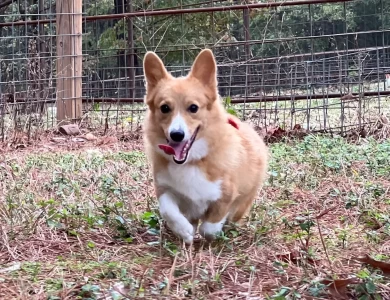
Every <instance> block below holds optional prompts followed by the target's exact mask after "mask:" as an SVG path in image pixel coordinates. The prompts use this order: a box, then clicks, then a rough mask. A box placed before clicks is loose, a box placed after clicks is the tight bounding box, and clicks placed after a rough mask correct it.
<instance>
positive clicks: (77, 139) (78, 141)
mask: <svg viewBox="0 0 390 300" xmlns="http://www.w3.org/2000/svg"><path fill="white" fill-rule="evenodd" d="M72 142H76V143H84V142H85V139H83V138H79V137H75V138H73V139H72Z"/></svg>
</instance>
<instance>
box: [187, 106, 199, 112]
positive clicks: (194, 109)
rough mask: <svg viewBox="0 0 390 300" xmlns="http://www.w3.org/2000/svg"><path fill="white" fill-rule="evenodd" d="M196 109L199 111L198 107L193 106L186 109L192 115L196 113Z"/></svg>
mask: <svg viewBox="0 0 390 300" xmlns="http://www.w3.org/2000/svg"><path fill="white" fill-rule="evenodd" d="M198 109H199V107H198V105H195V104H191V105H190V107H189V108H188V110H189V111H190V112H191V113H193V114H194V113H196V112H197V111H198Z"/></svg>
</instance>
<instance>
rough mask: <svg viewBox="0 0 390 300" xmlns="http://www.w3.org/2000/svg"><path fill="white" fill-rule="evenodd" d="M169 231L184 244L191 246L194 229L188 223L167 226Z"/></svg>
mask: <svg viewBox="0 0 390 300" xmlns="http://www.w3.org/2000/svg"><path fill="white" fill-rule="evenodd" d="M168 226H169V227H170V228H171V230H172V231H173V232H174V233H175V234H176V235H178V236H179V237H180V238H182V239H183V240H184V243H186V244H188V245H189V244H192V242H193V240H194V227H193V226H192V224H191V223H190V222H188V221H187V222H183V223H178V222H175V223H173V224H172V223H171V224H168Z"/></svg>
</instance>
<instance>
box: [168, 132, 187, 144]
mask: <svg viewBox="0 0 390 300" xmlns="http://www.w3.org/2000/svg"><path fill="white" fill-rule="evenodd" d="M184 135H185V134H184V131H183V130H174V131H171V133H170V136H171V139H172V140H173V141H174V142H181V141H182V140H183V139H184Z"/></svg>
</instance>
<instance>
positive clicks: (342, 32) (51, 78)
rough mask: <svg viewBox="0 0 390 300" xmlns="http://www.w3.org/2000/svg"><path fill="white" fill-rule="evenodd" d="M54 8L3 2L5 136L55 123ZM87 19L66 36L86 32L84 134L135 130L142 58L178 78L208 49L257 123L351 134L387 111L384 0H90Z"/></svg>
mask: <svg viewBox="0 0 390 300" xmlns="http://www.w3.org/2000/svg"><path fill="white" fill-rule="evenodd" d="M59 3H63V2H62V1H59V0H18V1H11V0H0V68H1V72H0V94H1V104H0V105H1V107H0V114H1V117H0V122H1V124H0V127H1V136H2V139H3V140H4V139H7V138H9V137H12V135H13V134H14V133H15V132H16V131H17V132H24V133H26V134H28V135H29V137H30V136H31V137H33V136H37V135H38V134H39V133H40V132H42V130H50V129H52V128H55V127H56V125H57V115H58V111H57V108H58V98H59V93H61V92H63V91H62V89H64V87H63V86H62V85H61V86H60V85H59V84H58V76H59V72H58V71H57V68H58V64H57V61H58V59H59V58H61V57H62V58H63V56H64V54H61V52H60V51H59V49H58V47H62V46H63V45H62V44H61V42H59V37H58V32H59V31H58V29H59V28H58V18H59V16H60V15H61V13H63V14H64V12H63V8H62V6H61V7H60V6H59ZM82 12H83V15H82V22H83V24H82V25H83V26H82V33H77V32H73V33H71V34H70V35H74V36H78V34H81V35H82V74H81V75H74V76H81V77H82V93H81V95H80V97H81V98H82V116H81V118H79V119H78V122H79V123H80V124H81V125H82V126H87V127H89V128H94V129H98V128H101V127H111V128H115V129H116V130H119V131H123V132H127V131H131V130H136V129H138V128H139V127H140V124H141V121H142V117H143V115H144V111H145V109H146V107H145V105H144V104H143V95H144V92H145V90H144V81H143V70H142V59H143V56H144V54H145V52H146V51H148V50H152V51H155V52H156V53H157V54H158V55H159V56H160V57H161V58H162V59H163V60H164V63H165V64H166V65H167V68H168V70H169V71H171V72H172V74H173V75H175V76H181V75H185V74H186V73H187V72H188V71H189V68H190V66H191V64H192V62H193V60H194V58H195V56H196V55H197V53H198V52H199V51H200V49H203V48H205V47H208V48H211V49H212V50H213V52H214V54H215V56H216V59H217V63H218V81H219V92H220V94H221V98H222V101H225V102H226V103H227V105H229V107H230V111H231V112H232V113H235V114H237V115H238V116H239V117H240V118H242V119H244V120H249V121H251V122H253V123H254V124H255V125H257V126H259V127H268V126H280V127H282V128H284V129H291V128H294V126H296V124H299V125H300V126H302V127H303V128H306V129H307V130H310V131H333V132H337V133H344V132H346V131H348V130H350V129H360V130H361V129H362V128H364V126H366V124H369V123H371V122H373V121H375V120H376V119H377V118H378V116H382V115H384V116H386V115H389V113H390V102H389V101H390V75H387V74H390V2H389V1H387V0H334V1H330V0H308V1H307V0H302V1H279V2H278V1H272V2H267V3H265V2H254V1H235V0H233V1H231V0H229V1H223V0H209V1H193V0H180V1H167V0H165V1H154V0H142V1H141V0H137V1H130V0H84V1H83V2H82ZM63 35H64V34H63ZM67 43H68V42H67ZM80 61H81V60H80ZM78 64H79V63H78ZM71 68H76V67H75V66H71ZM72 89H73V87H72ZM70 100H72V101H73V100H75V99H70Z"/></svg>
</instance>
